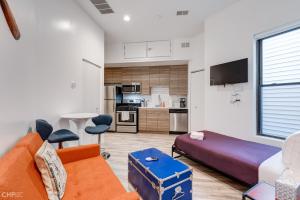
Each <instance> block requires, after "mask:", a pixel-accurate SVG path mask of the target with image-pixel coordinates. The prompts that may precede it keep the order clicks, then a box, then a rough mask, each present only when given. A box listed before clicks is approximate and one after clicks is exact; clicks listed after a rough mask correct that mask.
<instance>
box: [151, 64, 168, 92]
mask: <svg viewBox="0 0 300 200" xmlns="http://www.w3.org/2000/svg"><path fill="white" fill-rule="evenodd" d="M169 82H170V68H169V67H168V66H160V67H151V68H150V87H154V86H169Z"/></svg>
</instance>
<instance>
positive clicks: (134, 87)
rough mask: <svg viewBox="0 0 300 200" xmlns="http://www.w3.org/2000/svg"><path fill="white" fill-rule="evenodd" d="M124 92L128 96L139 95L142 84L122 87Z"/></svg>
mask: <svg viewBox="0 0 300 200" xmlns="http://www.w3.org/2000/svg"><path fill="white" fill-rule="evenodd" d="M122 92H123V93H124V94H128V93H134V94H138V93H141V84H140V83H131V84H126V85H122Z"/></svg>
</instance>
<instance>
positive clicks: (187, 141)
mask: <svg viewBox="0 0 300 200" xmlns="http://www.w3.org/2000/svg"><path fill="white" fill-rule="evenodd" d="M203 132H204V135H205V139H204V140H203V141H199V140H193V139H191V138H190V136H189V134H185V135H181V136H178V137H177V138H176V140H175V144H174V146H175V148H176V149H177V150H179V151H181V152H183V153H184V154H186V155H187V156H189V157H191V158H192V159H195V160H197V161H200V162H202V163H204V164H206V165H208V166H210V167H213V168H215V169H217V170H219V171H221V172H223V173H225V174H227V175H229V176H232V177H234V178H236V179H238V180H241V181H242V182H245V183H247V184H250V185H254V184H256V183H257V182H258V168H259V166H260V164H261V163H262V162H264V161H265V160H267V159H268V158H269V157H271V156H272V155H274V154H276V153H277V152H279V151H280V150H281V149H280V148H277V147H273V146H269V145H264V144H259V143H255V142H249V141H245V140H240V139H237V138H233V137H229V136H225V135H220V134H217V133H213V132H209V131H203Z"/></svg>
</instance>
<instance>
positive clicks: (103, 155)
mask: <svg viewBox="0 0 300 200" xmlns="http://www.w3.org/2000/svg"><path fill="white" fill-rule="evenodd" d="M98 144H99V145H100V153H101V152H102V153H101V156H102V157H103V158H104V159H105V160H107V159H109V158H110V153H108V152H105V149H104V148H101V134H99V135H98Z"/></svg>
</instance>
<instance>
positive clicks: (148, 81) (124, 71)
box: [104, 65, 188, 96]
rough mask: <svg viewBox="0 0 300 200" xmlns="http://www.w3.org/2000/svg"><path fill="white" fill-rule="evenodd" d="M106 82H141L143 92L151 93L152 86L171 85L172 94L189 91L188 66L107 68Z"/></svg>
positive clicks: (143, 93)
mask: <svg viewBox="0 0 300 200" xmlns="http://www.w3.org/2000/svg"><path fill="white" fill-rule="evenodd" d="M104 80H105V84H119V83H120V84H131V83H133V82H137V83H141V94H142V95H150V94H151V87H156V86H164V87H169V91H170V95H178V96H186V95H187V93H188V68H187V66H186V65H185V66H155V67H120V68H105V74H104Z"/></svg>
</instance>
